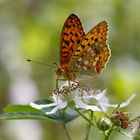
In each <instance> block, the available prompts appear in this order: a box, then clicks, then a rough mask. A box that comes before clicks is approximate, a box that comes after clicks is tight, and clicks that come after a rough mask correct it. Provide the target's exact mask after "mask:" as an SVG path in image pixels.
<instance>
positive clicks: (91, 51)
mask: <svg viewBox="0 0 140 140" xmlns="http://www.w3.org/2000/svg"><path fill="white" fill-rule="evenodd" d="M107 31H108V24H107V22H106V21H102V22H100V23H99V24H97V25H96V26H95V27H93V28H92V29H91V30H90V31H89V32H88V33H87V34H86V35H85V33H84V30H83V27H82V24H81V22H80V19H79V18H78V17H77V16H76V15H75V14H71V15H70V16H69V17H68V18H67V19H66V21H65V24H64V26H63V29H62V33H61V42H60V67H59V68H58V69H57V70H56V73H57V75H58V80H59V77H60V76H63V78H65V80H68V81H75V79H76V78H79V77H85V78H95V77H96V76H97V75H98V74H100V73H101V71H102V70H103V69H104V68H105V65H106V63H107V62H108V60H109V57H110V49H109V46H108V45H107V43H106V40H107Z"/></svg>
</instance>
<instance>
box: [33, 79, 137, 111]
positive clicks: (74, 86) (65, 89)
mask: <svg viewBox="0 0 140 140" xmlns="http://www.w3.org/2000/svg"><path fill="white" fill-rule="evenodd" d="M134 97H135V94H133V95H132V96H131V97H130V98H129V99H128V100H127V101H126V102H124V103H121V104H120V107H125V106H127V105H128V104H129V103H130V102H131V100H132V99H133V98H134ZM51 98H52V100H53V102H52V103H50V104H37V103H33V102H31V103H30V105H31V106H32V107H33V108H36V109H39V110H42V109H46V108H51V111H45V113H46V114H55V113H56V112H57V111H59V110H62V109H64V108H66V107H70V108H73V109H75V108H78V109H85V110H92V111H99V112H101V111H103V112H106V111H107V109H108V107H112V108H116V107H117V106H118V104H109V99H108V97H107V96H106V90H102V91H101V90H95V91H94V90H92V89H91V88H88V87H87V86H85V85H82V84H79V83H76V82H70V83H68V82H66V83H65V84H64V85H63V86H62V87H61V88H60V89H59V90H58V89H57V90H55V91H53V92H52V96H51Z"/></svg>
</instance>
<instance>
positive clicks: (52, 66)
mask: <svg viewBox="0 0 140 140" xmlns="http://www.w3.org/2000/svg"><path fill="white" fill-rule="evenodd" d="M27 61H28V62H33V63H37V64H42V65H46V66H49V67H51V68H56V67H55V66H54V65H51V64H47V63H43V62H39V61H36V60H32V59H27Z"/></svg>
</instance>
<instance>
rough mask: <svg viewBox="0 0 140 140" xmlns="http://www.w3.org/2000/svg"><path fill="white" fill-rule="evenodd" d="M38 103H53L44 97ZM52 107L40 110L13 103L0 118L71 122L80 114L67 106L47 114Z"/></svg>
mask: <svg viewBox="0 0 140 140" xmlns="http://www.w3.org/2000/svg"><path fill="white" fill-rule="evenodd" d="M35 103H36V104H49V103H52V101H51V100H50V99H42V100H38V101H35ZM51 109H52V107H51V108H47V109H46V110H44V109H42V110H38V109H35V108H32V107H31V106H30V105H18V104H11V105H8V106H7V107H6V108H5V109H4V114H1V115H0V120H13V119H34V120H49V119H50V120H55V121H60V122H64V123H67V122H70V121H72V120H74V119H75V118H77V117H78V116H79V114H78V113H77V112H76V111H74V110H73V109H71V108H66V109H65V110H61V111H58V112H56V113H55V114H51V115H46V114H45V111H50V110H51Z"/></svg>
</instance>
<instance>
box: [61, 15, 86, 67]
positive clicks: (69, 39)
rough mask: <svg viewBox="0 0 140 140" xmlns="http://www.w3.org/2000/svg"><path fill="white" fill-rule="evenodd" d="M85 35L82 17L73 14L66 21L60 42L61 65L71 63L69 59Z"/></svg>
mask: <svg viewBox="0 0 140 140" xmlns="http://www.w3.org/2000/svg"><path fill="white" fill-rule="evenodd" d="M84 36H85V33H84V30H83V27H82V24H81V22H80V19H79V18H78V17H77V16H76V15H75V14H71V15H70V16H69V17H68V18H67V19H66V21H65V23H64V26H63V29H62V33H61V42H60V65H61V66H62V65H65V64H68V63H69V60H70V58H71V56H72V54H73V52H74V50H75V48H76V47H77V46H78V45H79V43H80V42H81V40H82V38H83V37H84Z"/></svg>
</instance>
